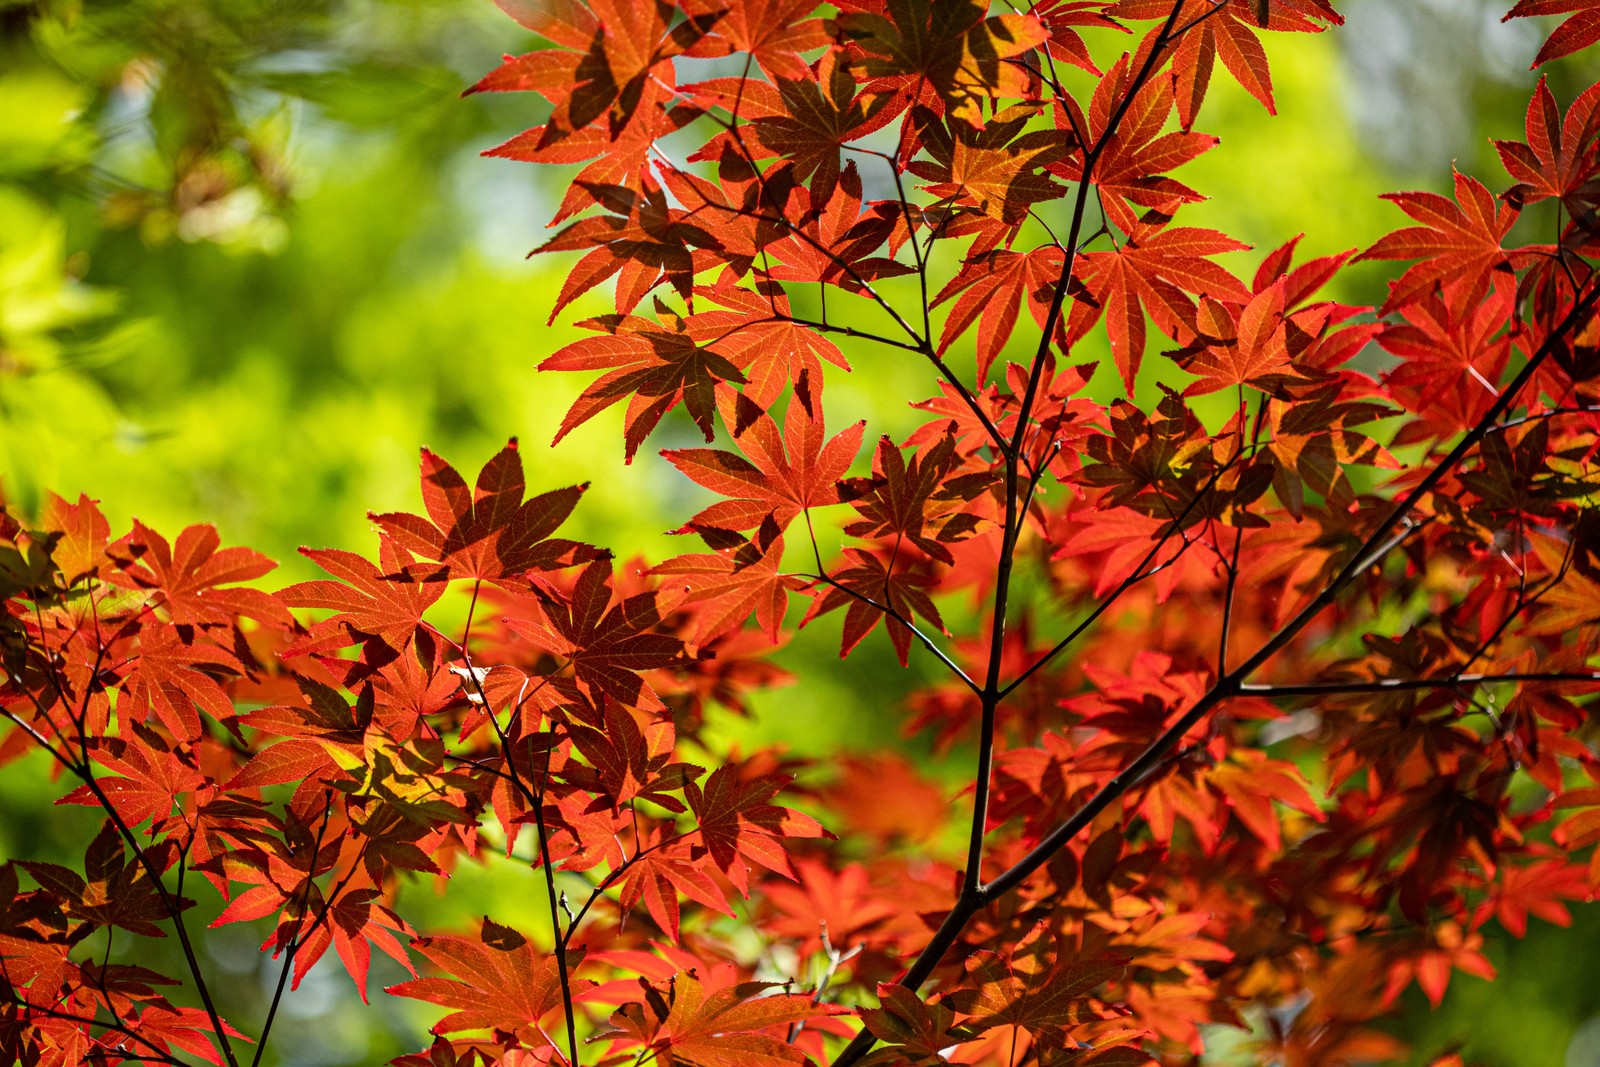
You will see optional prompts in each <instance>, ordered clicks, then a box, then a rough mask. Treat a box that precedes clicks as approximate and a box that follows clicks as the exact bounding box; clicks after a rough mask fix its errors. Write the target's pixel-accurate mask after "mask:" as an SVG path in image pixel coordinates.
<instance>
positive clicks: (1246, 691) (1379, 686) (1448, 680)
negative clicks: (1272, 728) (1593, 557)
mask: <svg viewBox="0 0 1600 1067" xmlns="http://www.w3.org/2000/svg"><path fill="white" fill-rule="evenodd" d="M1498 682H1600V671H1593V672H1583V671H1531V672H1524V673H1515V672H1513V673H1511V674H1452V675H1448V676H1446V677H1443V678H1374V679H1372V680H1370V681H1357V682H1306V683H1300V684H1282V685H1279V684H1273V685H1249V684H1244V685H1240V686H1239V693H1240V694H1241V695H1243V696H1263V697H1293V696H1328V695H1336V694H1342V693H1407V692H1414V691H1416V690H1424V689H1465V688H1469V687H1472V686H1479V685H1493V684H1496V683H1498Z"/></svg>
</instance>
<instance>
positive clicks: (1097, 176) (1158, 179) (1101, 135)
mask: <svg viewBox="0 0 1600 1067" xmlns="http://www.w3.org/2000/svg"><path fill="white" fill-rule="evenodd" d="M1129 71H1130V61H1129V57H1128V56H1127V55H1126V54H1124V55H1123V57H1122V58H1121V59H1119V60H1117V62H1116V64H1115V65H1113V66H1112V68H1111V69H1110V70H1109V71H1107V72H1106V75H1105V77H1104V78H1102V79H1101V80H1100V83H1099V85H1097V86H1096V88H1095V91H1094V96H1093V97H1092V98H1091V99H1090V101H1089V114H1088V116H1087V119H1085V116H1084V115H1082V114H1081V113H1079V112H1078V110H1077V107H1078V105H1077V103H1076V102H1075V101H1073V100H1072V98H1071V97H1058V98H1057V99H1056V108H1055V117H1056V127H1057V128H1058V129H1060V130H1071V131H1073V133H1074V140H1076V139H1077V137H1078V136H1083V137H1086V138H1087V139H1088V143H1087V144H1076V145H1074V146H1073V152H1072V154H1071V155H1070V156H1068V157H1067V158H1066V159H1065V160H1063V161H1061V162H1059V163H1052V164H1051V165H1050V168H1049V169H1050V170H1051V171H1052V172H1053V173H1055V174H1058V175H1060V176H1061V177H1063V178H1066V179H1068V180H1069V181H1073V182H1076V181H1080V180H1082V178H1083V168H1084V161H1085V159H1086V158H1087V155H1088V153H1089V152H1090V150H1091V149H1093V148H1095V147H1096V146H1098V147H1099V152H1100V155H1099V158H1098V159H1097V160H1096V161H1095V164H1094V169H1093V170H1092V171H1091V173H1090V175H1089V180H1090V181H1091V182H1093V183H1094V186H1095V188H1096V189H1098V190H1099V192H1100V202H1101V204H1102V205H1104V207H1105V212H1106V217H1107V218H1108V219H1110V220H1111V222H1112V223H1113V224H1115V225H1116V227H1117V228H1118V229H1119V230H1121V231H1122V232H1123V233H1127V234H1132V233H1133V232H1134V231H1135V229H1136V228H1137V226H1138V223H1137V215H1136V210H1135V209H1136V208H1151V209H1153V210H1155V211H1158V212H1160V213H1161V214H1163V215H1166V216H1168V217H1170V216H1171V215H1172V214H1173V213H1174V212H1176V211H1177V209H1178V208H1179V207H1180V206H1181V205H1183V204H1186V203H1192V202H1194V201H1197V200H1202V199H1204V198H1203V197H1202V196H1201V195H1200V194H1199V193H1197V192H1195V191H1194V190H1193V189H1191V188H1189V187H1188V186H1187V185H1184V184H1183V183H1182V182H1179V181H1176V180H1175V179H1172V178H1168V177H1165V176H1164V175H1165V174H1166V172H1167V171H1169V170H1172V169H1173V168H1175V167H1179V166H1182V165H1183V164H1185V163H1187V162H1189V161H1190V160H1192V159H1195V158H1197V157H1199V156H1201V155H1203V154H1204V153H1206V152H1208V151H1210V150H1211V149H1212V148H1215V147H1216V145H1217V143H1218V142H1217V138H1215V137H1213V136H1211V135H1210V134H1203V133H1193V132H1190V131H1186V130H1180V131H1173V132H1163V130H1164V129H1165V128H1166V124H1167V116H1168V115H1170V114H1172V107H1173V93H1172V81H1171V79H1170V78H1153V79H1151V80H1149V81H1147V82H1145V84H1144V85H1143V86H1141V87H1140V88H1139V90H1138V92H1137V93H1135V94H1134V96H1133V102H1132V104H1131V105H1130V106H1129V107H1128V108H1127V109H1126V111H1125V112H1124V113H1123V115H1122V119H1121V122H1120V123H1119V124H1118V125H1117V126H1116V128H1115V129H1113V128H1111V119H1112V116H1113V115H1114V114H1115V113H1116V111H1117V109H1118V107H1119V105H1120V104H1121V103H1122V101H1123V99H1124V97H1126V96H1127V94H1128V91H1129V89H1130V87H1131V86H1132V82H1133V76H1132V74H1130V73H1129Z"/></svg>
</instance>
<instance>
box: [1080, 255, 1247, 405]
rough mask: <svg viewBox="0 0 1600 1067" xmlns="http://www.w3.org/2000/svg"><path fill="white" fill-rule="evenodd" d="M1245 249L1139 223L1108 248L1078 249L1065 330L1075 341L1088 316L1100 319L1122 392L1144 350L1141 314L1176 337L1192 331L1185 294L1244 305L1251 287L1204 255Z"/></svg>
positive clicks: (1085, 327)
mask: <svg viewBox="0 0 1600 1067" xmlns="http://www.w3.org/2000/svg"><path fill="white" fill-rule="evenodd" d="M1246 247H1247V246H1246V245H1244V244H1242V243H1240V242H1238V241H1235V240H1234V239H1233V238H1231V237H1228V236H1226V235H1225V234H1222V233H1218V232H1217V231H1216V230H1201V229H1194V228H1186V227H1174V228H1172V229H1162V228H1160V227H1159V226H1157V225H1151V224H1147V223H1139V224H1136V225H1134V227H1133V229H1132V230H1131V231H1130V233H1129V236H1128V240H1127V241H1125V242H1124V243H1123V244H1122V245H1121V246H1120V247H1119V248H1117V249H1116V250H1115V251H1113V252H1085V253H1083V254H1081V255H1080V256H1079V257H1078V260H1077V266H1076V267H1075V268H1074V272H1073V273H1074V278H1075V280H1077V281H1079V282H1081V283H1082V286H1083V290H1082V292H1081V295H1079V296H1078V298H1077V300H1076V301H1075V302H1074V304H1073V306H1072V313H1071V316H1070V317H1069V320H1068V326H1067V334H1068V337H1069V339H1071V340H1073V341H1076V340H1077V339H1078V338H1080V337H1082V336H1084V334H1086V333H1088V331H1089V328H1090V327H1091V326H1093V325H1094V323H1095V320H1096V319H1098V318H1100V317H1101V316H1102V315H1104V316H1105V320H1106V335H1107V337H1108V338H1109V339H1110V341H1111V354H1112V356H1113V357H1114V358H1115V359H1116V362H1117V369H1118V370H1119V371H1121V372H1122V382H1123V385H1124V386H1125V387H1126V388H1127V390H1128V393H1129V395H1132V393H1133V386H1134V379H1135V378H1136V377H1137V376H1138V373H1139V362H1140V360H1141V358H1142V357H1143V355H1144V346H1145V316H1146V315H1147V314H1148V315H1149V316H1150V318H1151V319H1153V320H1154V321H1155V324H1156V326H1157V328H1159V329H1161V330H1162V331H1164V332H1165V333H1167V334H1168V335H1170V336H1172V337H1174V338H1176V339H1177V340H1179V341H1182V342H1187V341H1189V340H1190V339H1191V338H1192V337H1193V335H1194V328H1195V323H1194V315H1195V303H1194V301H1193V300H1192V299H1190V297H1189V296H1187V295H1186V293H1195V294H1199V295H1205V296H1209V297H1211V298H1212V299H1213V300H1227V301H1234V302H1238V303H1244V302H1246V301H1248V300H1249V299H1250V292H1249V290H1247V289H1246V288H1245V287H1244V286H1243V285H1242V284H1241V283H1240V282H1239V280H1238V279H1237V278H1235V277H1234V276H1233V275H1232V274H1230V273H1228V271H1226V270H1224V269H1223V268H1222V267H1220V266H1218V265H1217V264H1215V263H1213V262H1211V260H1210V259H1209V258H1207V257H1210V256H1214V255H1218V254H1220V253H1223V252H1238V251H1242V250H1243V249H1244V248H1246Z"/></svg>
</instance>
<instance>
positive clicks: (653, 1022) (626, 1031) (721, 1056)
mask: <svg viewBox="0 0 1600 1067" xmlns="http://www.w3.org/2000/svg"><path fill="white" fill-rule="evenodd" d="M639 984H640V986H641V987H642V988H643V989H644V992H645V999H644V1000H643V1001H638V1002H634V1003H632V1004H626V1005H624V1006H623V1007H622V1008H620V1009H619V1010H618V1011H617V1012H616V1013H615V1014H614V1015H612V1016H611V1029H610V1030H608V1031H604V1032H602V1033H601V1034H599V1035H597V1036H598V1037H601V1038H612V1039H621V1040H620V1042H619V1044H621V1045H625V1046H630V1047H632V1046H637V1047H638V1048H639V1050H640V1051H639V1054H638V1056H637V1057H636V1058H638V1059H644V1058H646V1057H648V1058H650V1059H651V1060H652V1061H653V1062H655V1063H658V1064H660V1065H661V1067H785V1065H788V1064H799V1063H804V1062H805V1061H806V1055H805V1053H804V1052H802V1051H801V1050H800V1049H798V1048H796V1047H795V1046H794V1045H793V1044H792V1043H791V1042H790V1041H788V1040H787V1029H788V1027H789V1026H791V1025H792V1024H794V1023H798V1022H803V1021H805V1020H807V1019H818V1018H824V1017H826V1016H829V1015H836V1014H839V1013H840V1012H841V1011H843V1010H844V1009H842V1008H840V1007H839V1006H837V1005H833V1004H819V1003H816V1002H815V1001H814V1000H813V998H812V997H810V996H808V995H805V994H801V993H776V994H772V995H769V996H761V995H759V994H762V993H764V992H766V990H768V989H770V988H771V984H770V983H767V982H747V983H744V984H741V985H726V986H719V985H709V986H708V985H707V984H702V982H701V980H700V979H699V978H698V977H697V976H696V975H695V973H694V972H693V971H682V972H679V973H678V974H677V975H675V976H674V977H673V978H672V980H671V982H670V984H669V985H668V987H667V989H666V992H665V994H664V995H663V993H662V991H661V990H658V989H656V988H654V987H652V986H651V985H650V984H649V983H648V982H646V981H644V979H640V980H639Z"/></svg>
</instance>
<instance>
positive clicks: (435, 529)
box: [369, 437, 598, 581]
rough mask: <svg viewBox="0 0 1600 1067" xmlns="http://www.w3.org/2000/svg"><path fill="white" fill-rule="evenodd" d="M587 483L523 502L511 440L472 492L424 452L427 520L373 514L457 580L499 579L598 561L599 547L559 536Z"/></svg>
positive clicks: (399, 514) (410, 547)
mask: <svg viewBox="0 0 1600 1067" xmlns="http://www.w3.org/2000/svg"><path fill="white" fill-rule="evenodd" d="M585 488H587V486H585V485H578V486H572V487H571V488H568V489H557V490H554V491H553V492H549V493H541V494H540V495H538V496H536V497H533V498H532V499H529V500H523V495H524V493H525V492H526V491H527V485H526V483H525V482H524V481H523V475H522V458H521V456H520V455H519V454H518V452H517V439H516V438H514V437H513V438H512V439H511V440H510V441H509V442H508V443H507V444H506V446H505V447H504V448H502V449H501V450H500V451H499V452H497V453H495V455H494V457H493V458H491V459H490V460H489V462H487V463H485V464H484V465H483V469H482V470H481V471H479V472H478V481H477V484H476V486H473V487H470V488H469V487H468V485H467V483H466V480H465V479H463V478H462V477H461V475H460V474H459V473H457V471H456V469H455V468H454V467H452V466H450V464H448V463H446V462H445V461H444V460H443V459H441V458H440V457H438V456H436V455H434V453H432V452H430V451H429V450H428V449H426V448H424V449H423V450H422V503H423V505H424V506H425V507H426V509H427V512H428V514H427V517H426V518H424V517H423V516H421V515H411V514H407V513H404V512H389V513H387V514H383V515H369V518H371V519H372V521H373V522H375V523H377V524H378V526H379V527H380V528H381V529H383V530H384V531H385V532H387V533H388V534H389V536H390V537H392V538H394V540H395V543H396V544H398V545H401V546H402V547H404V548H405V549H406V550H408V551H410V552H413V553H415V554H417V555H419V556H421V557H422V558H423V559H431V560H437V561H438V562H440V563H443V564H444V565H445V567H446V568H448V570H449V571H450V577H452V578H475V579H482V580H485V581H499V580H501V579H504V578H514V577H519V576H521V575H523V574H526V573H527V572H529V571H548V570H554V569H556V568H558V567H567V566H571V565H572V564H573V563H574V562H578V561H579V560H581V559H584V558H589V559H593V558H595V556H596V555H597V554H598V550H596V549H591V548H588V546H586V545H580V544H579V543H578V542H576V541H568V540H565V539H552V538H551V536H550V535H551V534H553V533H555V531H556V529H557V528H558V527H560V525H561V524H562V523H563V522H564V521H566V518H567V516H568V515H570V514H572V509H573V507H574V506H576V505H577V503H578V498H579V497H580V496H582V495H583V491H584V489H585Z"/></svg>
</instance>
